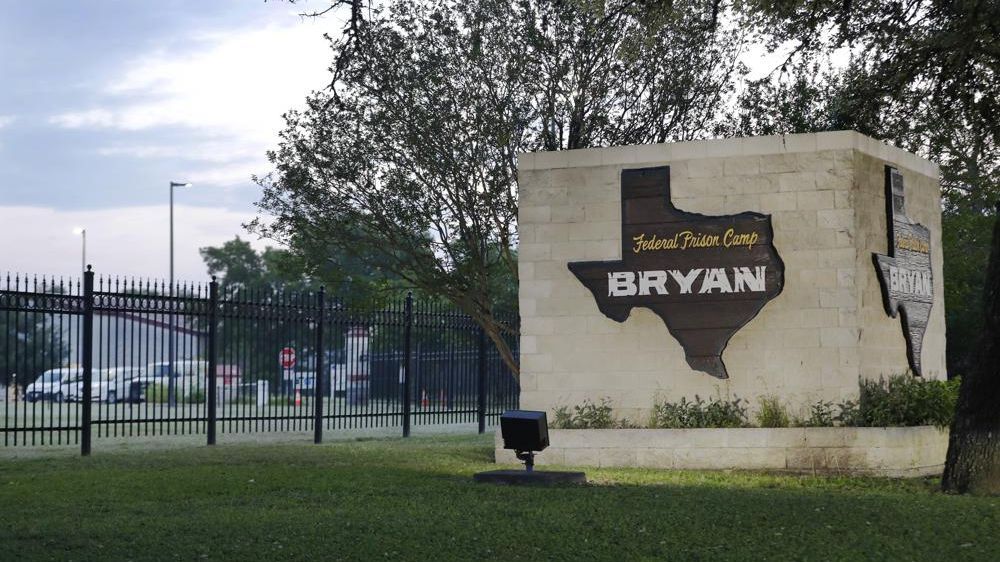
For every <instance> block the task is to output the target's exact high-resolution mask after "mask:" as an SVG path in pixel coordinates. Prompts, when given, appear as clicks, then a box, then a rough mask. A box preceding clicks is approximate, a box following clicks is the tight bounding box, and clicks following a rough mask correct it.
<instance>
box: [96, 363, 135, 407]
mask: <svg viewBox="0 0 1000 562" xmlns="http://www.w3.org/2000/svg"><path fill="white" fill-rule="evenodd" d="M144 374H145V371H144V370H143V369H142V368H141V367H116V368H114V369H109V370H108V382H107V389H106V391H105V393H104V398H103V399H104V400H106V401H107V402H108V403H109V404H115V403H117V402H120V401H124V400H127V399H128V396H129V388H130V387H131V385H132V381H134V380H139V379H141V378H142V376H143V375H144Z"/></svg>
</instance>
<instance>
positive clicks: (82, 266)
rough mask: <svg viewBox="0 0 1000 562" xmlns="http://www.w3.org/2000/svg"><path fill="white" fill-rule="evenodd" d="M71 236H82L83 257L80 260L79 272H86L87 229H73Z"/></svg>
mask: <svg viewBox="0 0 1000 562" xmlns="http://www.w3.org/2000/svg"><path fill="white" fill-rule="evenodd" d="M73 234H77V235H80V236H83V255H82V259H81V260H80V270H81V271H87V229H86V228H74V229H73Z"/></svg>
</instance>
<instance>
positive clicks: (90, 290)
mask: <svg viewBox="0 0 1000 562" xmlns="http://www.w3.org/2000/svg"><path fill="white" fill-rule="evenodd" d="M82 344H83V358H82V359H83V397H82V398H81V400H82V401H83V402H82V403H81V413H80V415H81V417H82V418H83V419H81V420H80V422H81V425H80V454H81V455H83V456H85V457H89V456H90V432H91V426H90V416H91V404H90V396H91V393H92V392H93V384H94V378H93V370H94V272H93V270H91V268H90V266H89V265H88V266H87V271H84V272H83V342H82Z"/></svg>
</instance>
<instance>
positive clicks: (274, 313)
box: [0, 271, 519, 455]
mask: <svg viewBox="0 0 1000 562" xmlns="http://www.w3.org/2000/svg"><path fill="white" fill-rule="evenodd" d="M502 320H503V321H504V322H505V323H507V324H508V325H509V326H510V327H511V328H512V330H511V334H514V333H515V332H516V328H517V318H516V316H511V317H509V318H502ZM507 337H508V338H509V341H510V345H511V347H512V348H513V349H514V353H515V354H516V353H517V348H516V346H517V338H516V336H514V335H510V336H507ZM0 392H3V397H2V401H0V403H2V405H3V409H2V412H0V433H2V434H3V444H4V445H42V444H67V443H68V444H74V443H78V444H79V445H80V447H81V451H82V452H83V454H85V455H86V454H89V452H90V450H91V443H92V439H93V438H102V437H129V436H136V435H177V434H205V435H206V439H207V442H208V443H209V444H214V443H215V442H216V439H217V433H223V434H226V433H242V432H264V431H310V430H311V431H312V432H313V434H314V439H315V441H316V442H320V441H321V440H322V438H323V432H324V430H337V429H342V428H376V427H399V428H401V431H402V434H403V435H404V436H407V435H409V434H410V428H411V426H412V425H414V424H450V423H472V422H478V427H479V431H480V432H482V431H484V430H485V427H486V425H487V423H488V422H489V421H490V420H491V419H495V417H496V416H498V415H499V414H500V413H501V412H503V411H504V410H506V409H510V408H515V407H517V401H518V395H519V390H518V386H517V381H516V377H514V376H513V375H512V373H511V371H510V370H509V369H508V368H507V366H506V364H505V363H504V362H503V361H502V360H501V358H500V355H499V353H498V352H497V350H496V347H495V346H494V345H493V344H492V343H491V342H490V341H489V340H488V338H487V337H486V336H485V334H484V332H483V331H482V329H480V328H479V326H478V325H477V324H476V323H475V322H474V321H472V319H471V318H469V317H468V316H466V315H464V314H462V313H459V312H457V311H456V310H454V309H452V308H449V307H447V306H445V305H442V304H440V303H435V302H415V301H414V300H413V298H412V296H411V295H409V294H407V295H406V296H405V297H400V298H398V299H395V300H392V301H391V302H390V303H389V304H388V305H386V306H381V307H378V308H374V307H370V306H357V305H351V304H348V303H347V302H346V301H345V300H343V299H340V298H336V297H332V296H328V295H326V294H325V292H324V291H323V290H320V291H318V292H290V291H274V290H269V289H254V288H247V287H242V286H238V285H230V286H227V287H225V288H224V289H220V287H219V284H218V283H216V282H215V281H214V280H213V281H212V282H211V283H204V284H190V283H185V284H177V285H174V286H172V287H171V286H170V285H169V284H166V283H160V282H151V281H136V280H123V279H107V278H101V279H96V280H95V275H94V273H93V272H91V271H87V272H86V273H84V276H83V280H82V282H81V281H79V280H72V281H68V280H53V279H48V278H38V277H31V278H28V277H24V276H13V277H12V276H7V277H6V279H5V280H0Z"/></svg>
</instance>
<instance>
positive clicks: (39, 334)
mask: <svg viewBox="0 0 1000 562" xmlns="http://www.w3.org/2000/svg"><path fill="white" fill-rule="evenodd" d="M6 288H7V289H8V290H18V291H30V292H36V293H41V294H50V295H59V294H71V293H73V292H74V288H75V289H76V290H79V286H78V285H77V286H76V287H71V284H66V283H64V282H63V281H58V282H57V281H50V280H46V279H43V280H41V281H40V282H39V280H37V279H36V280H34V281H28V279H26V278H23V279H22V278H18V279H15V280H14V282H13V283H11V279H10V277H7V282H6ZM75 324H76V320H75V319H74V317H72V316H69V315H64V314H58V313H53V312H30V311H28V310H13V309H10V310H0V385H2V386H10V385H12V384H15V383H16V384H17V385H18V386H20V387H22V388H24V387H26V386H27V385H29V384H31V383H32V382H33V381H34V380H35V377H37V376H38V375H39V374H41V373H42V372H43V371H46V370H48V369H53V368H55V367H64V366H66V365H68V364H69V360H70V346H69V342H68V341H67V338H66V336H67V335H68V332H69V330H71V329H72V326H74V325H75ZM15 376H16V381H15V380H14V377H15ZM0 398H2V397H0Z"/></svg>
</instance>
